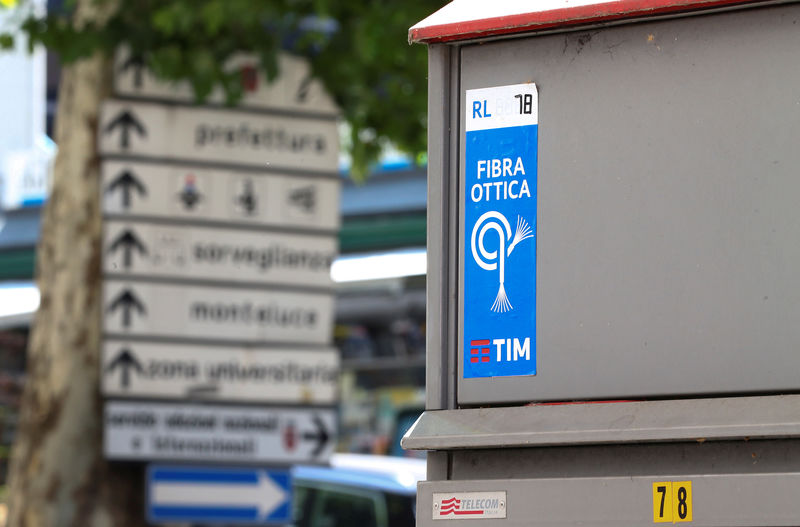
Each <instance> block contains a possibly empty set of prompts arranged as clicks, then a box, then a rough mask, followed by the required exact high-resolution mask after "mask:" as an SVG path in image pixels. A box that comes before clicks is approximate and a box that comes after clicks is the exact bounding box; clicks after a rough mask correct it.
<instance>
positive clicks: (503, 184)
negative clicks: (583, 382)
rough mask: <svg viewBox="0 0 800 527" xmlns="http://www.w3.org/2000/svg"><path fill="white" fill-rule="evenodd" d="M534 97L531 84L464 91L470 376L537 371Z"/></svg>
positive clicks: (466, 314) (466, 309)
mask: <svg viewBox="0 0 800 527" xmlns="http://www.w3.org/2000/svg"><path fill="white" fill-rule="evenodd" d="M536 95H537V94H536V87H535V85H534V84H520V85H513V86H501V87H497V88H485V89H480V90H469V91H467V116H466V117H467V119H466V124H467V125H466V146H465V159H464V162H465V170H464V172H465V178H464V187H463V189H462V191H463V192H464V203H465V207H464V237H463V240H462V250H463V251H464V253H463V261H464V279H463V298H464V311H463V325H464V335H463V338H464V340H463V342H464V347H463V361H464V362H463V364H464V378H467V379H470V378H476V377H507V376H519V375H536V201H537V184H536V183H537V140H538V113H537V110H538V100H537V96H536Z"/></svg>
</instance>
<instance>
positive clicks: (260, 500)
mask: <svg viewBox="0 0 800 527" xmlns="http://www.w3.org/2000/svg"><path fill="white" fill-rule="evenodd" d="M291 498H292V477H291V473H290V472H289V470H286V469H259V468H227V467H226V468H220V467H202V466H185V465H176V466H170V465H151V466H150V467H148V470H147V519H148V521H149V522H151V523H162V522H164V523H176V522H182V523H202V524H211V523H223V524H231V523H243V524H259V525H260V524H275V523H278V524H282V523H289V522H290V521H291V512H292V511H291V502H292V500H291Z"/></svg>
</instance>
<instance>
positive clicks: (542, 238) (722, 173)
mask: <svg viewBox="0 0 800 527" xmlns="http://www.w3.org/2000/svg"><path fill="white" fill-rule="evenodd" d="M798 18H800V6H798V5H797V4H790V5H785V6H780V7H772V8H765V9H753V10H747V11H739V12H731V13H724V14H718V15H712V16H697V17H689V18H683V19H676V20H666V21H659V22H651V23H638V24H630V25H624V26H617V27H612V28H607V29H604V30H597V31H591V32H582V33H568V34H554V35H548V36H540V37H531V38H526V39H514V40H505V41H498V42H493V43H486V44H483V45H471V46H466V47H464V48H462V64H461V82H462V86H461V89H460V94H461V95H462V96H463V94H464V91H465V90H468V89H472V88H481V87H488V86H498V85H506V84H514V83H520V82H527V81H533V82H535V83H536V84H537V86H538V88H539V110H540V114H539V210H538V222H539V223H538V236H539V239H538V249H537V251H538V274H537V288H538V290H537V331H538V344H537V352H538V375H537V376H535V377H517V378H494V379H478V380H469V381H465V380H463V379H460V377H461V373H460V372H459V379H460V380H459V386H458V402H459V403H460V404H478V403H486V402H506V401H535V400H571V399H592V398H601V399H605V398H637V397H649V396H674V395H690V394H723V393H728V394H730V393H746V392H750V393H754V392H762V393H765V392H773V393H774V392H780V391H795V390H798V388H800V377H798V375H797V372H798V371H800V354H799V353H797V348H798V345H800V280H798V279H797V276H796V273H797V269H800V243H798V240H800V208H799V207H798V206H797V196H798V195H800V178H799V177H797V167H798V166H800V148H797V145H796V143H797V138H798V137H800V88H798V86H800V68H798V67H797V50H798V49H800V30H799V29H798V26H797V24H796V22H797V20H798ZM460 111H461V113H463V111H464V108H463V106H462V108H461V110H460ZM460 141H461V142H462V151H463V133H461V138H460ZM462 174H463V172H462ZM431 328H433V326H431ZM457 333H458V334H459V335H461V333H462V331H461V329H460V328H459V329H458V330H457ZM459 338H461V337H459ZM459 347H460V348H461V346H459ZM462 349H463V348H462ZM460 362H461V361H460V360H459V364H460Z"/></svg>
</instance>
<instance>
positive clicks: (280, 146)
mask: <svg viewBox="0 0 800 527" xmlns="http://www.w3.org/2000/svg"><path fill="white" fill-rule="evenodd" d="M99 142H100V144H99V148H100V153H101V154H103V155H114V154H116V155H130V156H146V157H150V158H156V159H174V160H184V161H189V162H192V163H201V162H207V163H227V164H235V165H249V166H255V167H260V168H267V167H270V168H271V169H280V168H293V169H304V170H317V171H323V172H328V173H332V172H335V171H336V167H337V163H338V156H339V142H338V135H337V130H336V121H335V120H334V119H330V120H320V119H312V118H307V117H280V116H275V115H266V114H259V113H252V112H245V111H235V110H221V109H210V108H197V107H189V106H165V105H158V104H150V103H131V102H127V101H119V100H108V101H105V102H104V103H103V107H102V110H101V117H100V128H99Z"/></svg>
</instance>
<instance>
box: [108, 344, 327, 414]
mask: <svg viewBox="0 0 800 527" xmlns="http://www.w3.org/2000/svg"><path fill="white" fill-rule="evenodd" d="M101 373H102V389H103V393H105V394H106V395H108V396H113V397H137V398H142V399H153V398H155V399H191V400H211V401H214V400H217V401H222V400H225V401H241V402H254V403H256V402H266V403H269V402H271V403H289V404H318V405H319V404H335V402H336V394H337V382H338V378H339V376H338V373H339V354H338V352H337V351H336V350H335V349H330V348H323V349H316V348H306V349H304V348H295V349H292V348H283V349H281V348H272V347H267V348H259V347H253V346H248V347H236V346H209V345H188V344H172V343H164V342H156V343H154V342H132V341H124V340H120V341H116V340H106V342H105V344H104V345H103V362H102V371H101Z"/></svg>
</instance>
